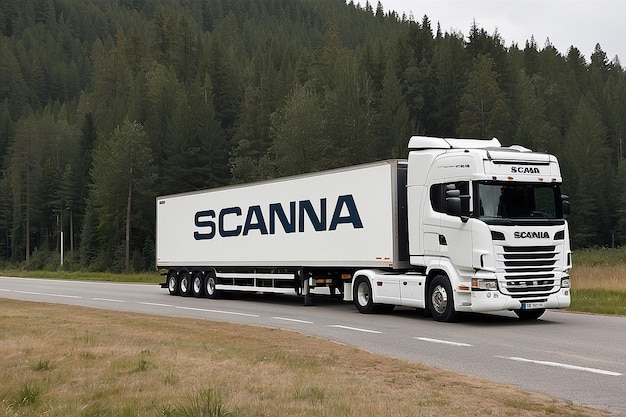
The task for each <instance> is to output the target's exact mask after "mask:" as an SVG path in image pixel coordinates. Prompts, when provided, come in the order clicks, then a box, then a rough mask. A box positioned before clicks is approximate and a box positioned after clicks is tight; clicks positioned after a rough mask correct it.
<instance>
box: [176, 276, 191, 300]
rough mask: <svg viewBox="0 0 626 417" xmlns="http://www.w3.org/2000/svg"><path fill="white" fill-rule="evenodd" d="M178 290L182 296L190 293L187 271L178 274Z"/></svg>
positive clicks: (189, 278)
mask: <svg viewBox="0 0 626 417" xmlns="http://www.w3.org/2000/svg"><path fill="white" fill-rule="evenodd" d="M178 292H179V293H180V295H182V296H183V297H189V296H190V295H191V276H190V274H189V272H187V271H182V272H181V273H180V274H178Z"/></svg>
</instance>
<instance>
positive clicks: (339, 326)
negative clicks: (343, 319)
mask: <svg viewBox="0 0 626 417" xmlns="http://www.w3.org/2000/svg"><path fill="white" fill-rule="evenodd" d="M327 327H336V328H338V329H346V330H354V331H357V332H364V333H377V334H380V333H382V332H379V331H377V330H368V329H359V328H358V327H349V326H341V325H339V324H333V325H330V326H327Z"/></svg>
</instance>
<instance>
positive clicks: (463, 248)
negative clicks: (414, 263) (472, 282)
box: [430, 181, 473, 275]
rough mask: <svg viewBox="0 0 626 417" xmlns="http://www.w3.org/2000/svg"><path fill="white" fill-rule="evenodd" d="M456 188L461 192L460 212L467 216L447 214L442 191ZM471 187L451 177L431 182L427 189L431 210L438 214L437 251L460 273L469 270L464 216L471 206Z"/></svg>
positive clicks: (469, 224) (469, 223) (468, 237)
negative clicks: (448, 180) (451, 180)
mask: <svg viewBox="0 0 626 417" xmlns="http://www.w3.org/2000/svg"><path fill="white" fill-rule="evenodd" d="M450 189H453V190H458V191H459V192H460V196H461V206H462V207H461V212H463V213H465V214H467V215H468V216H467V217H465V218H462V217H460V216H456V215H450V214H447V213H446V211H447V202H446V191H448V190H450ZM470 192H471V188H470V182H469V181H455V182H447V183H440V184H433V185H432V186H431V190H430V197H431V204H432V207H433V210H434V211H436V212H437V213H438V214H439V234H438V244H439V246H438V247H439V255H440V256H443V257H447V258H449V259H450V262H451V263H452V264H453V265H454V266H455V267H456V269H457V270H458V271H459V272H460V273H461V274H463V275H469V274H472V272H473V268H472V221H471V219H468V217H469V208H470V207H471V194H470Z"/></svg>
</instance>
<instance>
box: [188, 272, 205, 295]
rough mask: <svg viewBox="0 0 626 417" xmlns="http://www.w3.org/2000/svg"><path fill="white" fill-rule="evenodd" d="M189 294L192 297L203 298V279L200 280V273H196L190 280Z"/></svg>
mask: <svg viewBox="0 0 626 417" xmlns="http://www.w3.org/2000/svg"><path fill="white" fill-rule="evenodd" d="M191 293H192V294H193V296H194V297H196V298H200V297H204V294H205V292H204V279H203V278H202V272H196V273H194V274H193V277H192V278H191Z"/></svg>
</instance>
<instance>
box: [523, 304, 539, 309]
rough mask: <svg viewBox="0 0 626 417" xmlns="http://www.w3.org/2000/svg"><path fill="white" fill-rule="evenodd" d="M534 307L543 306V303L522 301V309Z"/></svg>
mask: <svg viewBox="0 0 626 417" xmlns="http://www.w3.org/2000/svg"><path fill="white" fill-rule="evenodd" d="M535 308H543V303H522V310H532V309H535Z"/></svg>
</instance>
